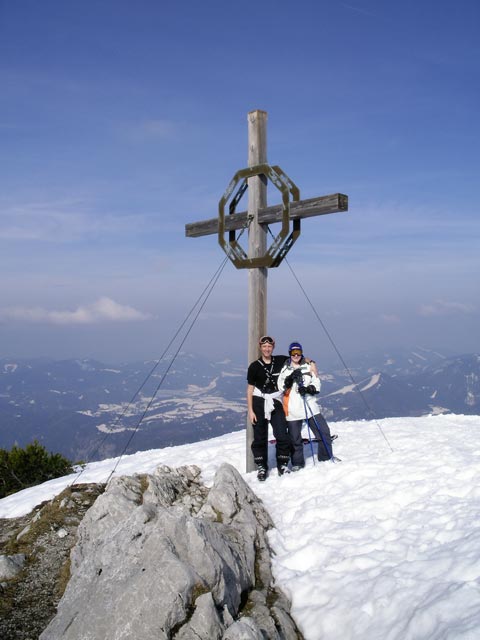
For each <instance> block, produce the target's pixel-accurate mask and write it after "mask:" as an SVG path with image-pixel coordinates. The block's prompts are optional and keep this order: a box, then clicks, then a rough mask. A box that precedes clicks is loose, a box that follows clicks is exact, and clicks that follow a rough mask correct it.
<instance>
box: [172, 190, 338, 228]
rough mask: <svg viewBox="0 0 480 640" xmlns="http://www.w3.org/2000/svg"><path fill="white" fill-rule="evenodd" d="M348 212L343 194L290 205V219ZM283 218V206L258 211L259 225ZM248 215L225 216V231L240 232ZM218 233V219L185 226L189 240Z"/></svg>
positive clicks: (241, 213) (244, 212) (242, 213)
mask: <svg viewBox="0 0 480 640" xmlns="http://www.w3.org/2000/svg"><path fill="white" fill-rule="evenodd" d="M341 211H348V196H346V195H344V194H343V193H333V194H331V195H329V196H320V197H319V198H310V199H308V200H299V201H298V202H291V203H290V219H291V220H298V219H303V218H311V217H313V216H322V215H325V214H327V213H338V212H341ZM282 216H283V206H282V205H281V204H277V205H273V206H271V207H265V208H263V209H259V210H258V222H259V224H273V223H275V222H281V221H282ZM247 218H248V214H247V212H246V211H241V212H239V213H234V214H233V215H231V216H225V231H238V230H239V229H243V228H244V227H245V226H246V225H247ZM214 233H218V218H210V219H209V220H201V221H200V222H191V223H189V224H186V225H185V236H186V237H187V238H198V237H200V236H209V235H212V234H214Z"/></svg>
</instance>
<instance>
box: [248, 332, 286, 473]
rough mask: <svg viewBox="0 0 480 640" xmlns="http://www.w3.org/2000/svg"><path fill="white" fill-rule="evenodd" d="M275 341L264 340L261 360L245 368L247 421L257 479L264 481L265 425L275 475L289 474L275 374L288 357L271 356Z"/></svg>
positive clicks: (283, 424)
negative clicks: (271, 440) (271, 444)
mask: <svg viewBox="0 0 480 640" xmlns="http://www.w3.org/2000/svg"><path fill="white" fill-rule="evenodd" d="M274 347H275V340H274V339H273V338H271V337H270V336H263V337H262V338H260V341H259V348H260V353H261V356H260V358H259V359H258V360H255V361H254V362H252V363H251V364H250V366H249V367H248V372H247V383H248V384H247V406H248V418H249V420H250V422H251V423H252V426H253V442H252V453H253V459H254V461H255V464H256V465H257V478H258V479H259V480H260V481H263V480H266V479H267V475H268V423H269V422H270V423H271V425H272V429H273V435H274V436H275V439H276V441H277V443H276V457H277V469H278V474H279V475H283V474H284V473H285V472H286V471H288V460H289V458H290V438H289V435H288V431H287V421H286V419H285V413H284V411H283V406H282V392H281V391H279V390H278V388H277V379H278V374H279V373H280V371H281V370H282V367H283V365H284V363H285V360H286V359H287V356H274V355H273V349H274Z"/></svg>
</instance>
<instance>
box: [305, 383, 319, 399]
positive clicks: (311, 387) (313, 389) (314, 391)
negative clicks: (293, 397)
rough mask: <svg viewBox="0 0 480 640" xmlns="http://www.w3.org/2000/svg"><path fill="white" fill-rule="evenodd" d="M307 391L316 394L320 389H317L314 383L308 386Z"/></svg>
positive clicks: (312, 394)
mask: <svg viewBox="0 0 480 640" xmlns="http://www.w3.org/2000/svg"><path fill="white" fill-rule="evenodd" d="M306 392H307V393H309V394H310V395H311V396H314V395H315V394H316V393H318V391H317V390H316V388H315V386H314V385H313V384H309V385H308V387H307V388H306Z"/></svg>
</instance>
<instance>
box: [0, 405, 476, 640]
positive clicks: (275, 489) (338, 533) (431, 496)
mask: <svg viewBox="0 0 480 640" xmlns="http://www.w3.org/2000/svg"><path fill="white" fill-rule="evenodd" d="M331 427H332V431H334V432H336V433H338V435H339V438H338V440H336V441H335V445H336V446H335V454H336V455H337V456H339V457H340V458H341V459H342V462H341V463H336V464H333V463H322V464H319V463H317V464H315V465H314V464H313V461H312V458H311V457H310V454H309V446H308V445H307V446H306V448H305V452H306V455H307V456H309V457H308V460H307V466H306V468H305V469H304V470H303V471H301V472H298V473H295V474H293V473H292V474H289V475H286V476H282V477H278V476H277V475H276V473H275V472H274V471H273V472H272V473H271V475H270V477H269V478H268V480H267V482H265V483H263V484H262V483H258V482H257V481H256V478H255V475H254V474H245V476H244V477H245V478H246V480H247V482H249V483H250V485H251V486H252V487H253V489H254V490H255V492H256V493H257V494H258V495H259V496H260V497H261V499H262V500H263V502H264V504H265V506H266V507H267V510H268V511H269V513H270V515H271V516H272V518H273V520H274V522H275V529H273V530H272V531H271V532H270V540H271V543H272V545H273V549H274V551H275V556H274V558H273V570H274V575H275V577H276V580H277V582H278V584H279V585H280V586H281V587H282V589H283V590H284V591H286V592H287V594H288V595H289V596H290V598H291V599H292V613H293V615H294V617H295V619H296V621H297V623H298V625H299V627H300V628H301V629H302V631H303V633H304V635H305V638H306V639H307V640H320V639H321V638H322V639H325V638H327V639H329V640H358V639H359V638H361V639H363V638H369V640H413V639H415V640H427V639H428V640H444V639H447V638H448V639H450V640H456V639H457V638H458V639H460V638H462V639H463V640H467V639H470V640H473V638H476V637H477V634H478V629H479V628H480V521H479V518H478V512H479V506H480V488H479V487H480V417H479V416H459V415H439V416H428V417H422V418H390V419H385V420H381V421H378V422H374V421H370V422H367V421H365V422H341V423H335V424H332V425H331ZM392 449H393V451H392ZM272 453H273V451H272ZM244 458H245V439H244V433H243V432H236V433H232V434H228V435H224V436H221V437H218V438H214V439H212V440H208V441H204V442H200V443H194V444H188V445H184V446H181V447H170V448H166V449H159V450H154V451H143V452H140V453H137V454H135V455H132V456H126V457H125V458H123V459H122V460H121V462H120V464H119V465H118V468H117V472H116V473H117V474H132V473H136V472H149V471H152V470H153V469H154V468H155V467H156V466H157V465H159V464H167V465H170V466H176V465H182V464H189V463H195V464H197V465H199V466H200V467H201V468H202V475H203V478H204V479H205V481H206V482H207V483H209V482H210V481H211V480H212V478H213V475H214V473H215V470H216V469H217V468H218V467H219V465H220V464H221V463H222V462H224V461H226V462H230V463H231V464H233V465H234V466H235V467H237V469H239V470H240V471H241V472H242V473H245V460H244ZM115 463H116V461H115V460H112V459H110V460H104V461H102V462H95V463H91V464H90V465H88V467H87V469H86V470H85V472H84V473H83V474H82V476H81V478H80V481H81V482H92V481H104V480H106V478H107V477H108V476H109V474H110V472H111V470H112V469H113V466H114V464H115ZM73 479H74V477H73V476H70V477H66V478H61V479H57V480H52V481H50V482H48V483H45V484H43V485H41V486H39V487H34V488H32V489H27V490H25V491H22V492H20V493H18V494H15V495H13V496H10V497H8V498H4V499H3V500H0V517H13V516H16V515H20V514H22V513H26V512H28V511H29V510H30V509H31V508H32V507H33V506H34V505H35V504H38V503H39V502H41V501H42V500H45V499H48V498H51V497H52V496H53V495H55V494H57V493H59V492H60V491H61V490H62V488H63V487H65V486H66V485H67V484H68V483H69V482H72V480H73Z"/></svg>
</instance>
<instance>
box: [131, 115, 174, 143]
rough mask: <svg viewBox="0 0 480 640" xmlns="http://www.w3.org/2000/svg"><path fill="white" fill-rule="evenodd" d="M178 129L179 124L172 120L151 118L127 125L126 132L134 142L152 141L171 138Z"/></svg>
mask: <svg viewBox="0 0 480 640" xmlns="http://www.w3.org/2000/svg"><path fill="white" fill-rule="evenodd" d="M176 131H177V126H176V125H175V123H174V122H172V121H171V120H164V119H151V120H143V121H142V122H138V123H136V124H131V125H127V126H126V127H125V129H124V134H126V136H127V137H128V139H129V140H131V141H132V142H150V141H155V140H168V139H171V138H172V137H173V136H174V134H175V133H176Z"/></svg>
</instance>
